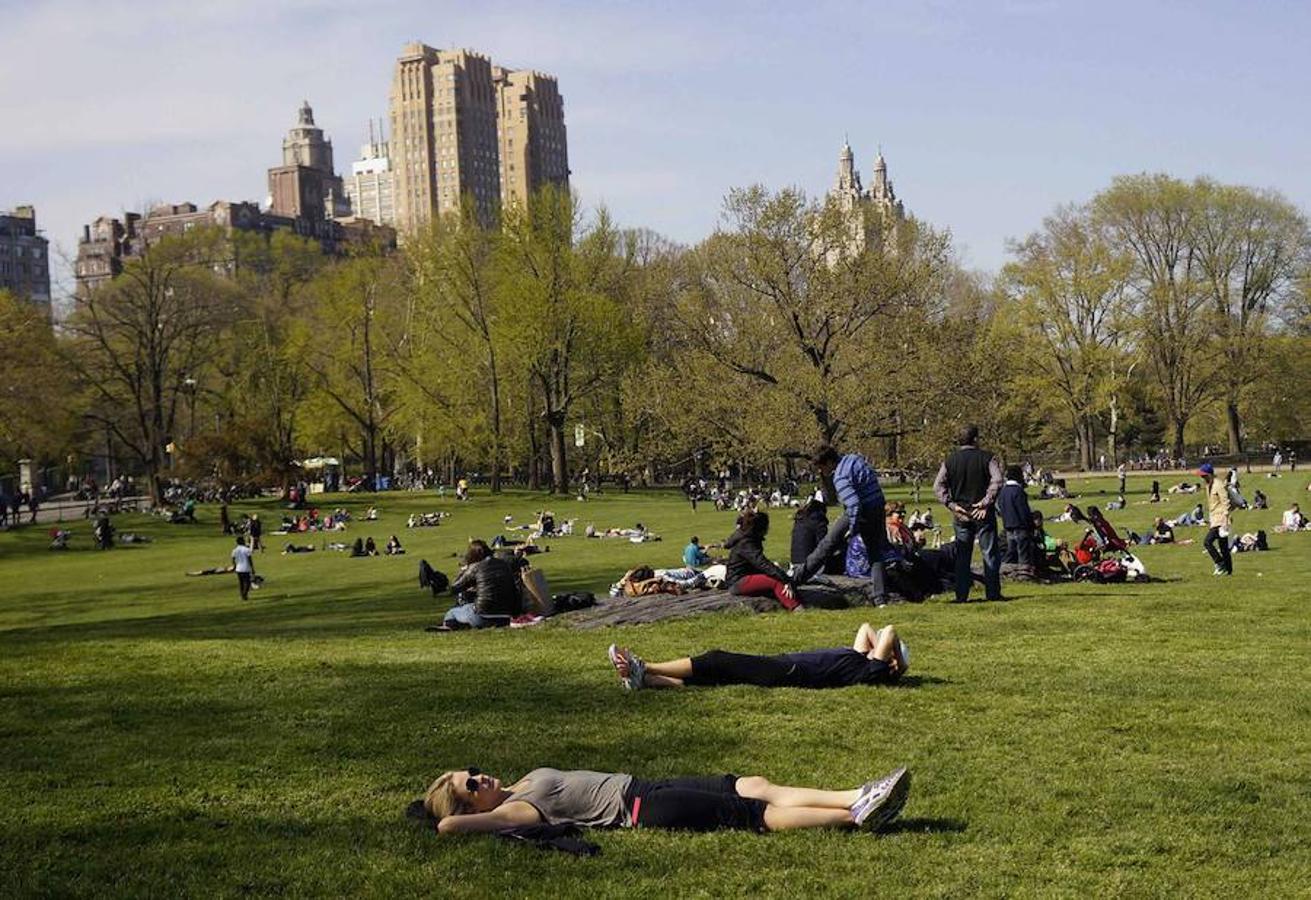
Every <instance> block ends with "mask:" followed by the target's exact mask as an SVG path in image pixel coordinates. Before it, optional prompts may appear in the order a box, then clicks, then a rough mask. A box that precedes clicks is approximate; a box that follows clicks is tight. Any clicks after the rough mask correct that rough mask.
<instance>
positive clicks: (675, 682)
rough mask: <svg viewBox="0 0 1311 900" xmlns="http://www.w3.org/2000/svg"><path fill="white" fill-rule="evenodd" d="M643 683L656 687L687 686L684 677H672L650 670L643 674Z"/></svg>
mask: <svg viewBox="0 0 1311 900" xmlns="http://www.w3.org/2000/svg"><path fill="white" fill-rule="evenodd" d="M642 684H643V686H645V687H649V688H656V689H659V688H681V687H684V686H685V685H684V684H683V679H681V678H671V677H669V676H668V675H652V674H651V672H649V671H648V672H646V673H645V674H644V675H643V676H642Z"/></svg>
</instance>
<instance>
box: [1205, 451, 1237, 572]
mask: <svg viewBox="0 0 1311 900" xmlns="http://www.w3.org/2000/svg"><path fill="white" fill-rule="evenodd" d="M1197 474H1198V475H1200V476H1202V481H1204V482H1206V505H1207V509H1208V511H1209V515H1210V518H1209V522H1210V524H1211V530H1210V531H1208V532H1207V533H1206V537H1205V538H1204V539H1203V540H1202V546H1203V547H1205V548H1206V552H1207V553H1209V554H1210V555H1211V561H1212V562H1214V563H1215V572H1214V573H1213V574H1216V575H1232V574H1234V558H1233V556H1232V555H1231V554H1230V551H1229V513H1230V511H1231V509H1232V501H1231V500H1230V499H1229V488H1228V486H1227V485H1226V484H1225V483H1224V482H1222V481H1220V480H1219V479H1218V478H1216V477H1215V468H1214V467H1213V466H1212V465H1211V464H1210V463H1202V465H1201V467H1200V468H1199V469H1198V470H1197ZM1217 544H1218V545H1219V549H1217V548H1216V545H1217Z"/></svg>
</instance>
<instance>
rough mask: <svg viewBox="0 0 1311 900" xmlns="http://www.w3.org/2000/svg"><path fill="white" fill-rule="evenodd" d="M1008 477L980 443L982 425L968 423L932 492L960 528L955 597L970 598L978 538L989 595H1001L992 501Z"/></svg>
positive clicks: (964, 600) (993, 597)
mask: <svg viewBox="0 0 1311 900" xmlns="http://www.w3.org/2000/svg"><path fill="white" fill-rule="evenodd" d="M1004 481H1005V478H1004V477H1003V474H1002V469H1001V462H1000V461H998V459H997V457H995V456H993V455H992V454H991V453H989V452H988V451H986V450H980V449H979V426H977V425H967V426H965V428H964V430H963V431H962V432H961V435H960V446H959V447H958V448H957V449H956V450H954V451H953V452H952V453H951V454H949V455H948V456H947V458H946V459H945V460H944V461H943V463H942V465H941V466H940V467H939V468H938V477H937V478H935V479H934V481H933V493H934V494H935V495H936V496H937V498H938V501H939V502H940V503H942V505H943V506H945V507H947V509H949V510H951V513H952V516H953V520H952V525H953V527H954V529H955V533H956V601H955V602H957V603H967V602H968V601H969V598H970V582H971V581H972V577H971V574H970V561H971V557H972V556H973V555H974V543H975V541H976V540H977V541H978V544H979V552H980V553H981V554H982V556H983V589H984V597H985V598H986V599H988V600H1001V599H1002V595H1001V551H1000V548H999V547H998V546H997V516H996V513H995V510H994V509H993V504H994V503H995V502H996V500H997V494H998V493H999V492H1000V491H1001V488H1002V484H1003V482H1004Z"/></svg>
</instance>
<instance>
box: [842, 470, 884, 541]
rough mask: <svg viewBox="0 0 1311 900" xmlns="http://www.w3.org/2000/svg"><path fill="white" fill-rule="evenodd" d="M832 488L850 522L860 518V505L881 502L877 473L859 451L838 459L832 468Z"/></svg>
mask: <svg viewBox="0 0 1311 900" xmlns="http://www.w3.org/2000/svg"><path fill="white" fill-rule="evenodd" d="M833 489H834V490H835V491H837V492H838V502H839V503H841V504H842V508H843V509H844V510H846V513H847V519H849V520H850V521H851V522H855V521H856V520H857V519H859V518H860V510H861V507H866V506H873V505H875V504H880V505H881V504H882V503H883V487H882V485H880V484H879V476H878V473H876V472H875V471H874V469H873V468H872V467H871V466H870V464H869V463H868V462H867V461H866V459H865V457H863V456H861V455H860V454H859V453H848V454H847V455H846V456H843V457H842V459H840V460H838V465H837V468H836V469H834V470H833ZM879 524H882V523H879Z"/></svg>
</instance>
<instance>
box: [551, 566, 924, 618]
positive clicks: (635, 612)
mask: <svg viewBox="0 0 1311 900" xmlns="http://www.w3.org/2000/svg"><path fill="white" fill-rule="evenodd" d="M797 596H798V597H799V598H800V600H801V602H802V604H804V605H805V606H808V607H811V608H818V609H846V608H847V607H851V606H870V605H872V604H873V596H872V590H871V585H870V582H869V580H868V579H865V578H848V577H846V576H842V575H829V576H826V577H824V578H820V579H816V580H815V581H813V582H811V583H809V584H806V585H803V586H802V587H801V588H799V589H798V590H797ZM902 599H904V598H902V597H901V596H899V595H897V594H895V593H889V594H888V602H890V603H897V602H900V601H901V600H902ZM781 608H782V607H780V606H779V603H778V601H777V600H775V599H774V598H773V597H739V596H738V595H736V594H731V593H729V592H728V591H694V592H692V593H688V594H683V595H681V596H677V597H675V596H671V595H669V594H654V595H651V596H648V597H610V598H608V599H606V600H598V602H597V604H596V606H593V607H592V608H590V609H584V610H579V611H578V612H573V613H562V614H560V615H557V616H556V617H555V618H556V619H557V620H559V621H561V622H563V623H566V624H568V625H570V626H571V627H573V628H582V629H592V628H602V627H605V626H607V625H639V624H643V623H647V622H661V621H664V620H666V619H679V618H683V617H686V616H694V615H699V614H701V613H708V612H720V611H722V610H726V609H731V610H738V611H741V612H749V613H759V612H774V611H777V610H780V609H781Z"/></svg>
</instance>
